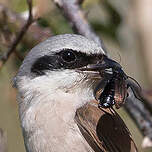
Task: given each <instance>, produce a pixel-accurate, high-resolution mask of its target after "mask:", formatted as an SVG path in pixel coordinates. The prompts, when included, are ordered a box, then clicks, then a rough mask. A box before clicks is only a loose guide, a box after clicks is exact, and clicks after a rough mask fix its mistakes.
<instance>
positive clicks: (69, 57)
mask: <svg viewBox="0 0 152 152" xmlns="http://www.w3.org/2000/svg"><path fill="white" fill-rule="evenodd" d="M61 57H62V59H63V60H64V61H65V62H74V61H75V60H76V55H75V53H74V52H73V51H72V50H70V49H68V50H64V51H62V52H61Z"/></svg>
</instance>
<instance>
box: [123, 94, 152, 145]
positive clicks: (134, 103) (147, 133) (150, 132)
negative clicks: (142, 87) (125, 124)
mask: <svg viewBox="0 0 152 152" xmlns="http://www.w3.org/2000/svg"><path fill="white" fill-rule="evenodd" d="M125 110H126V111H128V113H129V114H130V116H131V117H132V118H133V119H134V121H135V123H136V125H137V126H138V128H139V129H140V131H141V132H142V134H143V136H144V140H143V143H142V147H148V145H149V146H152V116H151V113H150V112H149V111H148V110H147V109H146V107H145V106H144V104H143V103H142V102H140V101H139V100H137V99H136V98H135V97H134V96H133V93H132V94H131V95H130V97H128V98H127V102H126V104H125ZM145 139H146V140H145ZM147 139H148V143H147ZM147 144H148V145H147Z"/></svg>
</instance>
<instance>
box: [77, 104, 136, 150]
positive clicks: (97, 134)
mask: <svg viewBox="0 0 152 152" xmlns="http://www.w3.org/2000/svg"><path fill="white" fill-rule="evenodd" d="M97 104H98V103H97V102H96V101H92V102H90V103H88V104H86V105H84V106H83V107H81V108H79V109H77V111H76V115H75V121H76V123H77V125H78V127H79V129H80V131H81V133H82V135H83V136H84V138H85V139H86V141H87V142H88V144H89V145H90V146H91V147H92V149H93V150H94V151H95V152H137V148H136V145H135V144H134V141H133V140H132V138H131V135H130V132H129V130H128V128H127V127H126V125H125V124H124V122H123V120H122V119H121V118H120V117H119V115H118V114H117V113H116V112H115V111H114V110H109V109H105V110H101V109H99V108H98V107H97Z"/></svg>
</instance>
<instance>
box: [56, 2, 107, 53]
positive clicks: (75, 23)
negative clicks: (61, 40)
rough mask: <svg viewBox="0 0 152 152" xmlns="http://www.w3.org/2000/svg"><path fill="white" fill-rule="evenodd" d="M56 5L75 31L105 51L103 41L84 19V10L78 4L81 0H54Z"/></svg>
mask: <svg viewBox="0 0 152 152" xmlns="http://www.w3.org/2000/svg"><path fill="white" fill-rule="evenodd" d="M54 2H55V3H56V5H57V6H58V7H59V8H60V9H61V10H62V11H63V14H64V16H65V17H66V18H67V19H68V21H70V23H71V24H72V27H73V30H74V32H75V33H79V34H81V35H83V36H85V37H86V38H88V39H90V40H93V41H95V42H96V43H97V44H99V45H100V46H101V47H102V48H103V50H104V51H105V53H107V51H106V49H105V47H104V44H103V42H102V41H101V39H100V38H99V37H98V36H97V35H96V34H95V32H94V31H93V29H92V28H91V26H90V25H89V23H88V21H87V20H86V19H85V15H84V12H83V11H82V10H81V9H80V6H79V4H80V3H82V0H81V1H80V0H54Z"/></svg>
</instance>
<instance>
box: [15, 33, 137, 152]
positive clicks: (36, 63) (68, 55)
mask: <svg viewBox="0 0 152 152" xmlns="http://www.w3.org/2000/svg"><path fill="white" fill-rule="evenodd" d="M103 55H104V51H103V50H102V48H101V47H100V46H98V45H97V44H96V43H94V42H93V41H90V40H88V39H86V38H85V37H83V36H80V35H75V34H65V35H58V36H54V37H51V38H49V39H48V40H46V41H44V42H42V43H40V44H39V45H37V46H36V47H34V48H33V49H32V50H31V51H30V52H29V53H28V55H27V56H26V58H25V59H24V61H23V64H22V65H21V67H20V69H19V72H18V74H17V75H16V77H15V78H14V85H15V86H16V88H17V89H18V104H19V116H20V121H21V127H22V130H23V135H24V141H25V146H26V150H27V152H102V151H104V152H105V151H109V152H120V151H122V149H123V147H124V151H122V152H130V151H136V146H135V145H134V143H133V141H132V140H130V139H131V137H130V135H128V130H127V128H126V127H125V125H124V124H123V122H122V124H120V126H119V128H117V127H115V126H114V123H113V119H111V117H110V116H109V115H107V118H106V119H104V118H103V119H101V118H100V116H101V113H103V112H102V111H101V110H100V109H98V107H97V106H96V105H97V103H96V102H95V101H93V100H94V95H93V90H94V88H95V86H96V84H97V83H98V81H99V80H100V79H101V76H100V74H99V72H98V71H94V70H93V68H92V70H91V71H83V70H82V69H83V67H85V69H86V68H87V67H93V66H94V65H97V64H99V65H102V64H104V60H103ZM90 103H91V104H90ZM107 119H108V120H109V121H108V122H107ZM116 121H117V120H116ZM106 123H107V124H106ZM105 124H106V127H102V126H105ZM122 126H123V127H122ZM120 128H121V129H120ZM121 134H124V135H123V137H124V139H123V137H122V139H119V137H120V138H121ZM110 136H111V137H110ZM109 137H110V138H109ZM115 140H116V141H115ZM105 141H106V144H105ZM112 142H115V144H112ZM125 142H126V143H125ZM107 143H108V144H107ZM117 144H118V145H117ZM127 146H128V148H125V147H127ZM125 149H126V150H125Z"/></svg>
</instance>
